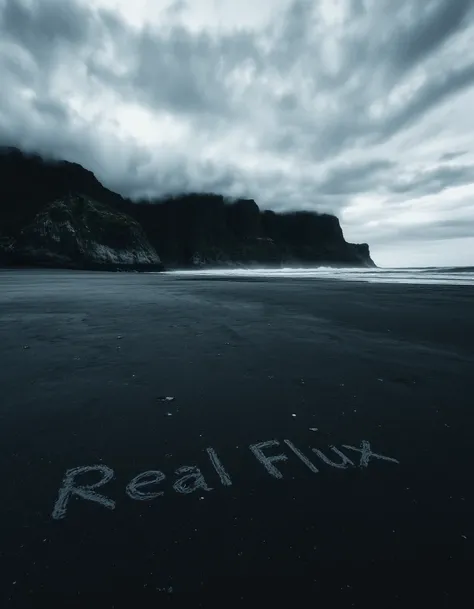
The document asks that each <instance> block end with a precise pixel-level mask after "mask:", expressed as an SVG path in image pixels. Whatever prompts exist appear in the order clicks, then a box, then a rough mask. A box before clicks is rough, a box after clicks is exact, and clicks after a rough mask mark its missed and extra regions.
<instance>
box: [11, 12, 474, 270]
mask: <svg viewBox="0 0 474 609" xmlns="http://www.w3.org/2000/svg"><path fill="white" fill-rule="evenodd" d="M237 4H238V5H239V6H238V7H237V6H236V5H237ZM132 5H133V6H132ZM473 36H474V0H455V1H453V0H426V1H423V2H418V0H399V1H397V2H393V1H392V0H339V1H336V0H295V1H291V0H271V1H270V0H261V2H260V3H256V2H252V1H251V0H242V1H241V2H239V3H235V2H232V1H231V0H221V1H220V2H219V3H214V2H213V1H212V0H193V2H185V1H184V0H179V1H177V2H171V1H162V2H148V1H147V0H136V1H135V2H133V3H129V2H126V1H125V0H0V82H1V83H2V84H1V87H0V144H2V145H11V146H18V147H20V148H23V149H24V150H32V151H36V152H39V153H42V154H44V155H47V156H51V157H53V158H65V159H68V160H71V161H76V162H79V163H81V164H82V165H84V166H85V167H87V168H88V169H91V170H92V171H94V173H95V174H96V175H97V177H98V178H99V179H100V180H101V181H102V182H103V183H104V184H105V185H106V186H107V187H109V188H112V189H115V190H117V191H118V192H120V193H121V194H123V195H126V196H130V197H132V198H139V197H159V196H163V195H166V194H174V193H177V192H182V191H189V190H196V191H214V192H219V193H222V194H224V195H229V196H246V197H252V198H254V199H255V200H256V201H257V202H258V203H259V205H260V207H262V208H268V209H274V210H288V209H314V210H320V211H329V212H333V213H336V214H337V215H339V217H340V218H341V221H342V225H343V228H344V231H345V234H346V236H347V237H348V238H349V239H351V240H355V241H368V242H369V243H371V245H372V250H373V254H374V258H375V259H376V261H378V262H381V263H382V264H383V263H384V262H386V263H388V264H397V263H398V262H400V244H401V243H404V244H408V245H406V248H407V249H406V250H405V252H406V255H405V257H404V259H403V260H402V261H401V262H402V263H404V262H405V258H406V262H409V255H410V251H414V250H413V248H415V247H417V245H416V243H417V240H418V244H419V243H421V242H422V241H423V240H429V241H430V243H432V242H436V243H438V246H437V247H435V248H431V249H430V252H431V254H430V257H429V259H428V258H427V260H426V261H427V263H434V264H442V263H443V260H444V259H445V258H446V252H447V251H448V250H449V251H451V246H450V243H451V242H452V241H453V240H455V239H463V240H464V241H463V243H464V246H465V247H464V250H465V251H467V250H469V248H470V251H471V252H474V232H473V231H472V229H473V228H474V151H473V150H472V140H473V135H474V115H473V113H472V111H471V108H472V107H473V106H474V89H473V85H474V67H473V66H474V47H473V45H472V38H473ZM410 248H411V250H410ZM458 249H459V248H458ZM461 249H462V248H461ZM394 252H396V256H395V253H394ZM433 252H435V253H433ZM392 254H393V255H392ZM394 256H395V257H396V258H397V259H394ZM433 256H434V258H436V260H434V258H433ZM471 256H472V254H471ZM472 262H473V261H472V258H470V257H469V256H467V257H464V258H463V259H462V260H461V257H460V258H459V262H457V263H459V264H462V263H465V264H472ZM450 263H453V260H452V258H450Z"/></svg>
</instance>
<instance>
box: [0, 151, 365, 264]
mask: <svg viewBox="0 0 474 609" xmlns="http://www.w3.org/2000/svg"><path fill="white" fill-rule="evenodd" d="M160 259H161V262H160ZM2 261H3V263H4V264H5V263H7V264H8V263H12V261H13V262H14V263H28V264H32V263H36V264H41V265H46V264H47V265H50V266H51V265H52V266H71V267H74V268H99V267H100V268H111V269H112V268H117V267H124V268H137V269H143V270H146V269H150V270H151V269H153V268H156V267H157V265H158V266H159V267H160V268H161V263H164V265H165V267H167V268H179V267H188V268H189V267H196V266H197V267H199V266H260V267H261V266H272V267H280V266H301V265H307V266H317V265H324V266H331V265H334V266H358V267H360V266H374V263H373V261H372V259H371V258H370V252H369V247H368V245H367V244H359V245H354V244H350V243H347V242H346V241H345V239H344V236H343V233H342V230H341V227H340V224H339V221H338V219H337V218H336V217H335V216H331V215H328V214H317V213H310V212H294V213H286V214H277V213H275V212H272V211H263V212H262V211H261V210H260V209H259V207H258V205H257V204H256V202H255V201H253V200H252V199H241V200H238V201H234V202H229V201H226V200H225V199H224V197H222V196H220V195H216V194H212V193H210V194H186V195H182V196H179V197H173V198H169V199H166V200H160V201H147V202H132V201H130V200H127V199H124V198H123V197H121V196H120V195H118V194H116V193H114V192H112V191H110V190H108V189H106V188H104V187H103V186H102V185H101V184H100V182H99V181H98V180H97V179H96V177H95V176H94V174H92V173H91V172H90V171H87V170H86V169H84V168H83V167H81V166H80V165H77V164H75V163H68V162H66V161H63V162H59V163H58V162H51V161H45V160H43V159H42V158H40V157H39V156H37V155H24V154H23V153H21V152H20V151H19V150H17V149H3V150H1V149H0V262H2Z"/></svg>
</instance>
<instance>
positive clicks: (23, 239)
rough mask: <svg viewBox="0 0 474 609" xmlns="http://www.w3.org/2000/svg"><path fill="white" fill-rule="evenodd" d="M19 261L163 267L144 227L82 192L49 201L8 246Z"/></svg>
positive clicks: (114, 267)
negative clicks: (12, 243) (12, 244)
mask: <svg viewBox="0 0 474 609" xmlns="http://www.w3.org/2000/svg"><path fill="white" fill-rule="evenodd" d="M10 250H11V254H10V257H11V258H12V260H13V261H14V262H16V263H17V264H27V265H35V266H48V267H49V266H52V267H62V268H64V267H66V268H76V269H102V270H129V269H130V270H132V269H133V270H139V269H143V270H152V269H154V270H162V269H163V265H162V263H161V260H160V258H159V256H158V254H157V253H156V251H155V249H154V248H153V247H152V246H151V245H150V243H149V241H148V239H147V238H146V235H145V233H144V231H143V229H142V227H141V226H140V225H139V224H138V222H136V221H135V220H133V219H132V218H131V217H130V216H127V215H126V214H123V213H121V212H119V211H117V210H115V209H113V208H111V207H109V206H107V205H105V204H103V203H98V202H97V201H94V200H92V199H90V198H89V197H87V196H83V195H66V196H65V197H63V198H60V199H57V200H56V201H53V202H52V203H48V204H46V205H45V206H44V207H43V208H42V209H41V211H39V212H38V213H37V214H36V216H35V217H34V218H33V221H32V222H31V223H29V224H28V225H27V226H25V227H24V228H22V229H21V231H20V233H19V235H18V237H17V239H16V240H15V242H14V248H12V247H11V246H10Z"/></svg>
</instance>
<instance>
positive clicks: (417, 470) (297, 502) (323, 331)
mask: <svg viewBox="0 0 474 609" xmlns="http://www.w3.org/2000/svg"><path fill="white" fill-rule="evenodd" d="M473 311H474V289H473V288H470V287H454V286H414V285H382V284H366V283H352V282H351V283H348V282H342V281H321V280H302V279H288V278H287V279H275V278H272V279H271V280H265V279H254V280H245V279H232V280H227V279H212V278H198V279H195V278H187V277H176V276H172V275H166V274H161V275H159V274H158V275H145V274H121V273H112V274H106V273H91V272H69V271H41V270H36V271H29V270H14V271H10V270H3V271H0V336H1V343H0V387H1V401H0V466H1V470H0V471H1V476H2V485H3V486H2V500H1V504H0V510H1V516H2V519H1V522H2V535H1V547H0V560H1V563H2V564H1V573H2V576H1V578H2V586H1V596H0V599H1V601H2V602H1V606H2V607H21V608H22V609H23V608H26V607H34V608H36V607H49V608H56V607H68V608H69V607H76V606H77V607H87V608H93V607H101V608H105V607H121V606H128V607H132V606H133V607H135V606H136V607H157V606H160V604H162V603H164V602H171V603H175V604H177V606H179V604H180V601H182V602H183V603H184V602H185V601H184V599H185V598H188V595H192V597H191V598H192V599H193V600H192V605H189V600H187V601H186V603H188V604H187V605H183V606H200V603H201V602H203V603H204V604H203V605H202V606H209V605H207V604H206V603H205V602H204V601H201V597H202V595H203V594H207V593H208V592H211V593H217V594H220V595H221V601H225V602H226V603H227V602H228V601H230V599H233V598H234V597H235V599H236V600H237V601H239V602H240V603H241V604H242V605H243V606H251V605H252V602H253V599H254V596H253V592H250V591H249V590H248V586H249V582H253V584H252V585H253V586H254V587H255V586H257V585H258V586H262V585H263V586H265V585H266V586H267V588H268V590H267V598H268V595H269V590H270V589H275V586H276V585H281V583H282V582H288V585H289V586H294V582H298V584H297V586H298V587H300V586H301V585H303V583H310V584H311V585H313V586H316V587H318V586H319V588H317V589H321V590H322V587H324V588H325V590H326V589H327V590H328V591H329V593H330V594H332V601H333V603H335V605H334V606H348V607H350V606H351V605H353V606H360V605H359V602H365V600H366V599H367V596H368V594H369V591H370V592H371V593H373V592H374V591H375V590H378V584H380V582H381V574H385V576H386V575H390V574H392V576H393V581H392V583H391V585H390V586H387V587H384V589H383V597H380V599H381V602H382V601H383V602H382V605H381V606H383V607H384V608H385V607H392V606H393V607H398V606H400V607H402V606H403V607H409V606H418V605H415V604H411V603H412V602H413V603H414V596H413V591H414V588H413V587H412V584H410V585H408V583H407V582H408V579H405V577H404V576H401V575H400V573H402V572H404V573H408V572H409V571H411V572H412V574H413V573H417V577H416V579H417V581H418V582H419V583H420V582H421V576H422V575H421V574H422V572H424V573H425V574H426V572H428V574H429V576H430V578H431V583H430V588H429V593H430V594H432V595H433V596H434V597H435V598H436V599H437V600H438V601H439V602H440V604H439V605H438V606H446V607H451V606H459V605H458V604H457V602H456V600H455V598H456V595H457V594H460V590H461V586H462V584H463V582H464V581H465V582H466V583H467V582H468V581H469V567H470V566H471V565H472V561H473V558H474V552H473V542H474V526H473V518H472V514H473V509H474V492H473V484H472V479H473V474H472V471H473V465H474V456H473V455H474V453H473V450H472V443H473V422H474V417H473V412H474V411H473V404H474V400H473V395H474V314H473ZM167 397H168V398H173V399H169V400H166V399H164V398H167ZM86 466H91V469H90V471H87V470H84V469H79V470H77V469H75V468H84V467H86ZM71 470H74V471H71ZM68 472H69V473H68ZM144 472H149V473H148V474H145V475H141V474H143V473H144ZM65 476H66V484H64V479H65ZM67 476H69V478H67ZM137 476H139V477H138V478H137ZM108 478H110V480H109V479H108ZM68 484H69V486H68ZM88 485H89V486H88ZM91 487H92V488H91ZM77 489H79V490H77ZM81 493H82V496H81ZM93 493H96V495H94V494H93ZM369 569H370V571H369ZM374 569H375V570H378V571H377V573H379V575H378V576H376V577H375V579H374V576H373V575H370V577H369V573H373V572H374V571H373V570H374ZM438 573H441V574H442V575H440V576H438V575H437V574H438ZM295 578H298V579H295ZM464 578H465V579H464ZM421 588H422V586H421V583H420V590H421ZM298 589H299V588H298ZM422 592H423V591H422ZM295 594H296V593H295ZM424 594H425V596H424V598H425V600H426V599H427V598H428V597H427V596H426V595H427V591H426V589H425V590H424ZM294 598H295V599H297V598H298V595H297V594H296V596H295V597H294ZM124 599H129V600H128V601H127V602H125V600H124ZM314 600H315V601H316V597H314ZM124 603H125V604H124ZM296 605H297V606H299V605H298V604H296ZM431 606H435V605H431Z"/></svg>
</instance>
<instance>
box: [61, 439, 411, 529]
mask: <svg viewBox="0 0 474 609" xmlns="http://www.w3.org/2000/svg"><path fill="white" fill-rule="evenodd" d="M283 443H284V444H285V445H286V447H287V448H288V449H289V451H288V452H291V453H292V455H294V456H296V457H297V458H298V459H299V460H300V461H301V462H302V463H304V465H305V466H306V467H307V468H308V469H309V470H310V471H311V472H313V473H314V474H317V473H318V472H319V469H318V468H317V467H316V465H315V464H314V463H313V462H312V461H310V460H309V458H308V457H307V456H306V455H305V454H304V453H303V452H301V450H300V449H299V448H297V447H296V446H295V445H294V444H293V442H291V441H290V440H283ZM278 446H280V442H279V441H278V440H268V441H266V442H258V443H257V444H251V445H250V446H249V449H250V451H251V453H252V454H253V455H254V456H255V458H256V459H257V461H258V462H259V463H261V465H262V466H263V467H264V468H265V470H266V472H267V473H268V474H269V475H270V476H272V477H273V478H276V479H279V480H281V479H282V478H283V474H282V472H281V471H280V470H279V469H278V468H277V466H276V465H275V464H276V463H280V462H283V461H288V455H287V454H285V453H283V452H280V453H279V454H274V455H268V454H266V453H265V452H264V451H267V450H268V449H274V448H276V447H278ZM342 448H344V449H346V450H347V451H350V454H351V455H352V453H358V455H359V463H358V464H357V465H358V466H359V467H362V468H364V467H367V466H368V465H369V462H370V461H371V460H372V459H377V460H382V461H390V462H392V463H399V462H398V461H397V459H393V458H392V457H386V456H384V455H379V454H377V453H375V452H373V451H372V449H371V447H370V443H369V442H368V441H367V440H363V441H362V442H361V445H360V447H359V448H356V447H355V446H350V445H348V444H343V445H342ZM329 449H330V451H331V453H333V454H332V455H331V457H332V458H330V457H328V456H327V455H326V454H325V453H323V452H322V451H321V450H319V449H317V448H312V449H311V451H312V452H313V453H314V454H315V455H316V456H317V457H318V458H319V460H320V461H322V462H323V463H324V464H325V465H328V466H330V467H334V468H336V469H346V468H348V467H356V464H355V463H354V462H353V461H352V459H350V458H349V457H348V456H347V455H346V454H345V453H343V452H342V451H341V450H339V449H338V448H336V447H335V446H330V447H329ZM206 453H207V455H208V457H209V461H210V463H211V465H212V467H213V468H214V470H215V471H216V473H217V475H218V477H219V480H220V483H221V485H222V486H231V485H232V478H231V476H230V474H229V472H228V471H227V470H226V468H225V466H224V464H223V463H222V461H221V459H220V458H219V456H218V455H217V453H216V451H215V450H214V449H213V448H207V449H206ZM333 455H334V457H333ZM336 457H337V460H333V459H335V458H336ZM318 464H319V463H318ZM91 472H96V473H98V474H100V479H99V480H98V481H97V482H94V483H92V484H80V478H81V476H83V475H84V474H90V473H91ZM175 476H177V479H176V480H175V481H174V483H173V489H174V491H176V492H177V493H179V494H182V495H187V494H189V493H194V492H195V491H200V492H202V491H212V490H213V488H212V487H210V486H209V485H208V484H207V482H206V480H205V478H204V475H203V473H202V471H201V470H200V469H199V467H197V466H196V465H183V466H181V467H178V469H176V470H175ZM114 477H115V472H114V470H113V469H111V468H110V467H107V466H106V465H83V466H81V467H75V468H73V469H68V470H67V471H66V474H65V475H64V478H63V482H62V485H61V488H60V489H59V493H58V497H57V500H56V503H55V505H54V509H53V512H52V517H53V518H54V519H55V520H60V519H62V518H64V517H65V516H66V512H67V508H68V503H69V500H70V499H71V497H80V498H81V499H84V500H85V501H93V502H95V503H98V504H100V505H102V506H103V507H105V508H108V509H110V510H113V509H115V506H116V502H115V501H114V500H113V499H111V498H110V497H107V496H106V495H103V494H102V493H98V492H97V489H98V488H100V487H102V486H105V485H106V484H107V483H108V482H110V481H111V480H112V479H113V478H114ZM165 479H166V476H165V474H164V473H163V472H162V471H159V470H149V471H146V472H142V473H141V474H138V475H137V476H135V477H134V478H133V479H132V480H130V482H129V483H128V484H127V486H126V488H125V492H126V494H127V495H128V496H129V497H130V498H131V499H134V500H135V501H152V500H154V499H157V498H158V497H161V496H162V495H164V491H162V490H158V489H159V488H160V487H159V485H160V484H161V483H162V482H163V481H164V480H165Z"/></svg>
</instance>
